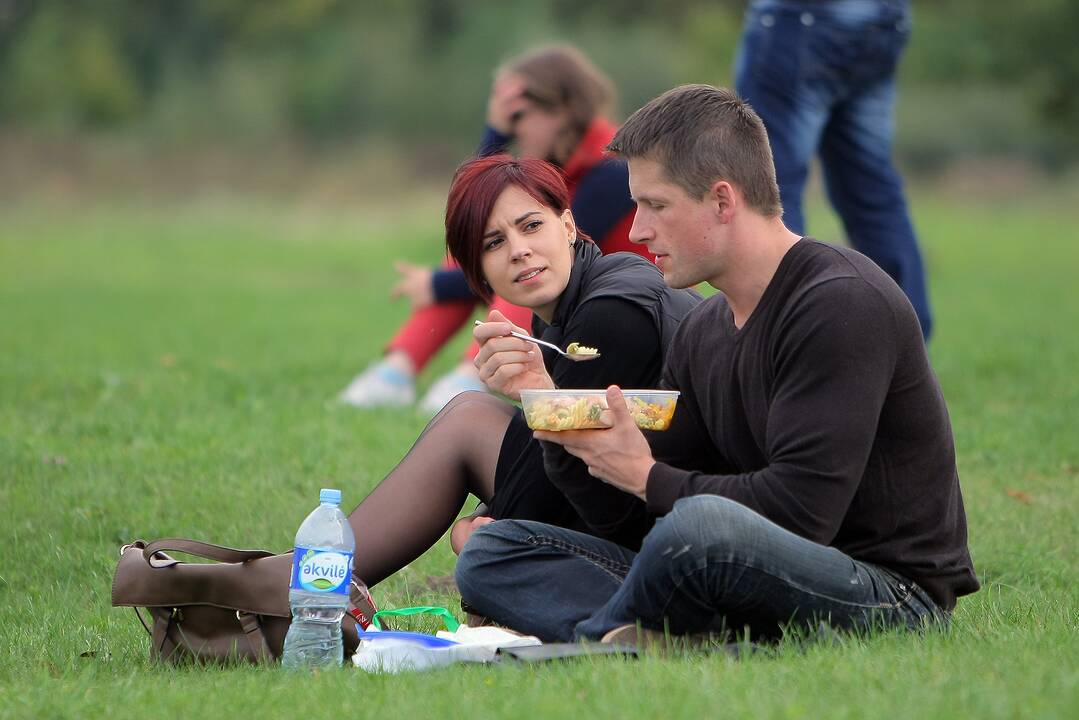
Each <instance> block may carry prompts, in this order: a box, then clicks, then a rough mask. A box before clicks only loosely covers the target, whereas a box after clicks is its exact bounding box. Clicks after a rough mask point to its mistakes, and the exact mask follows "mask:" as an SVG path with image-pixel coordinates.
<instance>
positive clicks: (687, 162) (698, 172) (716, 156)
mask: <svg viewBox="0 0 1079 720" xmlns="http://www.w3.org/2000/svg"><path fill="white" fill-rule="evenodd" d="M607 149H608V150H609V151H611V152H613V153H616V154H618V155H621V156H623V157H625V158H627V159H633V158H642V159H646V160H652V161H655V162H658V163H659V164H660V165H661V166H663V168H664V170H665V171H666V173H667V176H668V178H669V179H670V180H671V182H673V183H675V184H676V185H678V186H679V187H681V188H682V189H683V190H685V191H686V192H687V193H688V194H689V195H690V196H692V197H694V198H698V199H699V198H702V197H704V195H705V193H707V192H708V190H709V188H711V187H712V185H713V184H714V183H715V182H716V181H717V180H726V181H728V182H730V183H732V184H734V185H736V186H738V188H739V190H741V191H742V195H743V196H744V197H745V199H746V203H747V204H748V205H749V206H750V207H751V208H753V209H754V210H756V211H757V212H759V213H760V214H762V215H765V216H767V217H779V216H780V215H781V214H782V213H783V206H782V205H781V204H780V202H779V186H778V185H777V184H776V169H775V164H774V162H773V161H772V148H771V146H770V145H769V144H768V133H767V132H766V131H765V129H764V123H763V122H762V121H761V119H760V116H758V115H757V113H756V112H754V111H753V108H751V107H750V106H749V105H748V104H746V103H745V102H744V101H743V100H742V99H741V98H739V97H738V96H737V95H736V94H735V93H734V92H732V91H730V90H727V89H725V88H716V87H712V86H711V85H681V86H679V87H676V88H674V89H673V90H668V91H667V92H665V93H663V94H662V95H660V96H659V97H657V98H655V99H653V100H652V101H650V102H649V103H648V104H647V105H645V106H644V107H642V108H641V109H640V110H638V111H637V112H635V113H633V115H631V116H630V118H629V120H626V122H625V124H624V125H623V126H622V127H621V129H619V131H618V132H617V133H616V134H615V136H614V139H613V140H611V142H610V144H609V145H608V146H607Z"/></svg>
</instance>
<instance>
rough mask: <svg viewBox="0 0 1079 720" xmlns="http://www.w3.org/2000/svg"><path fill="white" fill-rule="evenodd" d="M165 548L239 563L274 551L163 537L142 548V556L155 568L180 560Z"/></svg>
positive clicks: (208, 558) (268, 554) (169, 565)
mask: <svg viewBox="0 0 1079 720" xmlns="http://www.w3.org/2000/svg"><path fill="white" fill-rule="evenodd" d="M166 550H173V551H176V552H183V553H188V554H189V555H197V556H198V557H202V558H206V559H207V560H217V561H218V562H227V563H241V562H246V561H247V560H257V559H259V558H266V557H272V556H273V555H274V553H272V552H269V551H268V550H237V549H236V548H230V547H225V546H223V545H212V544H210V543H206V542H202V541H200V540H188V539H186V538H163V539H161V540H154V541H153V542H152V543H150V544H149V545H147V546H146V547H144V548H143V549H142V556H143V558H145V559H146V562H147V563H149V564H150V566H152V567H155V568H164V567H171V566H173V565H175V564H176V563H178V562H180V561H179V560H176V559H175V558H171V557H169V556H168V555H166V554H165V551H166Z"/></svg>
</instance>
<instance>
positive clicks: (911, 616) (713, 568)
mask: <svg viewBox="0 0 1079 720" xmlns="http://www.w3.org/2000/svg"><path fill="white" fill-rule="evenodd" d="M457 585H458V587H459V588H460V590H461V598H462V599H463V600H464V601H465V602H466V603H468V604H469V605H471V606H472V607H473V608H475V609H476V611H477V612H480V613H482V614H484V615H486V616H487V617H489V618H491V619H492V620H495V621H496V622H498V623H501V624H504V625H508V626H509V627H512V628H514V629H516V630H519V631H521V632H525V633H529V634H533V635H536V636H538V637H539V638H541V639H543V640H545V641H576V640H581V639H592V640H596V639H600V638H602V637H603V635H604V634H605V633H607V632H608V631H610V630H613V629H614V628H616V627H619V626H622V625H626V624H631V623H636V622H640V623H641V625H642V626H643V627H646V628H652V629H656V630H663V629H669V631H670V632H671V633H672V634H676V635H681V634H689V633H698V632H706V631H719V632H722V631H723V630H732V631H735V632H741V631H742V630H743V629H746V628H748V629H749V631H750V635H751V637H753V638H774V637H777V636H778V635H779V634H780V633H781V631H782V627H783V626H786V625H788V624H792V625H810V626H812V625H816V624H817V623H819V622H827V623H829V624H830V625H832V626H833V627H838V628H845V629H871V628H877V627H897V626H898V627H909V628H915V627H918V626H920V625H921V624H922V623H924V622H926V621H930V620H933V621H938V622H946V621H947V613H945V612H943V611H941V610H940V609H938V608H937V606H936V604H935V603H934V602H933V600H932V599H931V598H930V597H929V596H928V595H927V594H926V593H925V592H924V591H923V590H922V589H921V588H919V587H918V586H917V585H915V584H914V583H912V582H911V581H910V580H907V579H906V578H903V577H901V576H899V575H897V574H896V573H893V572H891V571H889V570H886V569H884V568H882V567H878V566H874V565H871V564H869V563H864V562H859V561H857V560H854V559H852V558H850V557H849V556H847V555H845V554H843V553H842V552H840V551H839V550H836V549H835V548H831V547H826V546H824V545H820V544H817V543H814V542H811V541H809V540H806V539H805V538H802V537H799V536H797V535H795V534H793V533H790V532H788V531H786V530H784V529H783V528H781V527H779V526H778V525H776V524H774V523H772V522H770V521H769V520H766V519H765V518H763V517H761V516H760V515H758V514H757V513H755V512H753V511H752V510H750V509H748V508H746V507H745V506H744V505H740V504H738V503H736V502H734V501H732V500H728V499H726V498H722V497H718V496H715V495H700V496H696V497H691V498H683V499H682V500H679V501H678V502H677V503H675V506H674V509H673V510H672V511H671V512H670V513H669V514H667V515H666V516H665V517H663V518H661V519H660V520H659V521H658V522H657V524H656V525H655V527H654V528H653V529H652V531H651V532H650V533H649V534H648V536H647V537H646V538H645V541H644V544H643V545H642V547H641V551H640V552H639V553H634V552H632V551H630V550H627V549H625V548H623V547H620V546H618V545H615V544H614V543H611V542H608V541H606V540H602V539H600V538H596V537H593V536H591V535H586V534H584V533H580V532H575V531H573V530H567V529H565V528H559V527H555V526H553V525H546V524H543V523H538V522H532V521H527V520H499V521H497V522H494V523H490V524H488V525H484V526H482V527H481V528H479V529H478V530H476V532H475V533H474V534H473V535H472V537H471V538H470V539H469V541H468V543H467V544H466V545H465V547H464V550H463V551H462V553H461V557H460V559H459V560H458V563H457Z"/></svg>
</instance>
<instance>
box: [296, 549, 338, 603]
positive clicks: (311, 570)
mask: <svg viewBox="0 0 1079 720" xmlns="http://www.w3.org/2000/svg"><path fill="white" fill-rule="evenodd" d="M351 579H352V553H347V552H338V551H337V550H322V549H319V548H306V547H300V546H297V547H296V552H295V553H294V554H293V556H292V583H291V584H290V585H289V587H290V588H291V589H293V590H307V591H308V592H317V593H336V594H338V595H345V596H348V584H349V581H350V580H351Z"/></svg>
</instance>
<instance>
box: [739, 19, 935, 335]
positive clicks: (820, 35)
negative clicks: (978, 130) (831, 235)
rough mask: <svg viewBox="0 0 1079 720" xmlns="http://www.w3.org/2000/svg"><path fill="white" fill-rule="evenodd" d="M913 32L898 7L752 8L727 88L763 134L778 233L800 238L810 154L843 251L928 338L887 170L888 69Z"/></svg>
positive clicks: (899, 199) (906, 232) (894, 178)
mask: <svg viewBox="0 0 1079 720" xmlns="http://www.w3.org/2000/svg"><path fill="white" fill-rule="evenodd" d="M910 27H911V23H910V13H909V9H908V7H907V2H906V0H832V1H830V2H821V1H820V0H818V1H817V2H813V1H812V0H754V2H752V3H751V4H750V7H749V10H748V11H747V13H746V21H745V27H744V28H743V32H742V42H741V46H740V47H739V50H738V56H737V59H736V61H735V86H736V88H737V90H738V94H739V95H740V96H741V97H742V98H743V99H745V100H746V101H747V102H748V103H749V104H750V105H752V106H753V109H754V110H756V111H757V113H758V114H759V115H760V116H761V119H762V120H764V125H765V127H766V128H767V130H768V139H769V142H770V143H771V146H772V154H773V156H774V157H775V165H776V179H777V180H778V182H779V193H780V199H781V200H782V202H783V221H784V223H785V224H786V225H787V227H788V228H790V229H791V230H793V231H794V232H796V233H799V234H804V233H805V220H804V218H803V215H802V196H803V194H804V190H805V184H806V178H807V176H808V174H809V163H810V161H811V159H812V158H813V155H814V154H815V153H816V152H817V151H818V150H819V152H820V161H821V169H822V171H823V174H824V181H825V186H826V189H827V192H828V198H829V200H830V201H831V203H832V206H833V207H834V208H835V209H836V212H837V213H838V214H839V217H840V219H841V220H842V221H843V226H844V228H845V230H846V233H847V238H848V240H849V241H850V244H851V246H852V247H854V249H856V250H858V251H859V252H861V253H862V254H864V255H866V256H868V257H869V258H870V259H871V260H873V262H875V263H876V264H877V265H879V266H880V267H881V268H882V269H883V270H884V271H885V272H887V273H888V274H889V275H891V276H892V278H893V279H894V280H895V281H896V283H897V284H898V285H899V286H900V287H901V288H902V289H903V292H905V293H906V295H907V297H908V298H909V299H910V302H911V305H913V306H914V310H915V312H916V313H917V314H918V320H919V321H920V322H921V325H922V334H923V335H924V336H925V337H926V338H928V337H929V333H930V330H931V328H932V319H931V317H930V312H929V299H928V296H927V294H926V287H925V271H924V269H923V266H922V257H921V253H920V252H919V250H918V243H917V240H916V239H915V235H914V228H913V226H912V224H911V221H910V214H909V212H908V210H907V203H906V199H905V197H904V195H903V185H902V181H901V179H900V177H899V173H898V172H897V171H896V169H895V167H894V165H893V164H892V138H893V136H894V133H895V121H894V117H893V110H894V106H895V72H896V67H897V65H898V63H899V57H900V55H901V53H902V51H903V47H904V46H905V44H906V42H907V38H908V37H909V35H910Z"/></svg>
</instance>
